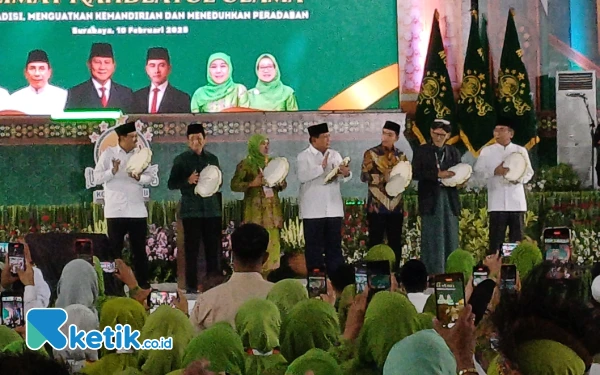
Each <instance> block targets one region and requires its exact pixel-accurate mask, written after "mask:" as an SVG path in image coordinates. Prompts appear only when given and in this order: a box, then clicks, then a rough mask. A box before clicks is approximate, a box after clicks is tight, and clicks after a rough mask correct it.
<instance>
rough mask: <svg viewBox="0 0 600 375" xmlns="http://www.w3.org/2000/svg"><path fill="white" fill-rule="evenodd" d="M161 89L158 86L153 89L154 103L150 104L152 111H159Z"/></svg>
mask: <svg viewBox="0 0 600 375" xmlns="http://www.w3.org/2000/svg"><path fill="white" fill-rule="evenodd" d="M159 91H160V89H159V88H158V87H155V88H154V89H152V93H153V94H152V105H151V106H150V113H156V112H157V108H156V107H157V104H158V92H159Z"/></svg>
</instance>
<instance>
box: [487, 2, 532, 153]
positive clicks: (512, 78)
mask: <svg viewBox="0 0 600 375" xmlns="http://www.w3.org/2000/svg"><path fill="white" fill-rule="evenodd" d="M522 57H523V50H522V49H521V44H520V43H519V34H518V33H517V27H516V25H515V17H514V10H513V9H511V10H510V11H509V12H508V21H507V23H506V34H505V36H504V47H503V48H502V58H501V59H500V69H499V71H498V95H497V96H498V117H499V118H507V119H511V120H512V121H513V123H514V127H515V136H514V138H513V142H515V143H516V144H518V145H521V146H525V147H527V149H531V148H532V147H533V146H535V144H536V143H538V142H539V138H538V137H537V124H536V119H535V112H534V107H533V99H532V96H531V87H530V84H529V76H528V74H527V69H526V68H525V64H524V63H523V60H522Z"/></svg>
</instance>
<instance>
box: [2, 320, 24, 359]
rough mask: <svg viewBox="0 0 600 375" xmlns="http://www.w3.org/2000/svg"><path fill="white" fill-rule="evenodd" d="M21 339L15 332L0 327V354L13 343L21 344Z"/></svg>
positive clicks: (5, 327)
mask: <svg viewBox="0 0 600 375" xmlns="http://www.w3.org/2000/svg"><path fill="white" fill-rule="evenodd" d="M22 341H23V338H22V337H21V335H19V334H18V333H17V332H15V330H13V329H10V328H8V327H7V326H3V325H0V352H1V351H3V350H4V348H6V347H7V346H8V345H10V344H12V343H13V342H22Z"/></svg>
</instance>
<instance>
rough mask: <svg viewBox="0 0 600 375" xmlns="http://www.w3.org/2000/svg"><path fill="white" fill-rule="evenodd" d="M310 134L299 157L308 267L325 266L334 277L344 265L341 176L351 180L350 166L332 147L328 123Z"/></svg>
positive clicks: (298, 166) (309, 132) (314, 128)
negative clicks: (332, 176) (329, 177)
mask: <svg viewBox="0 0 600 375" xmlns="http://www.w3.org/2000/svg"><path fill="white" fill-rule="evenodd" d="M308 134H309V135H310V138H309V142H310V146H308V148H307V149H305V150H304V151H302V152H301V153H300V154H299V155H298V158H297V171H298V180H300V197H299V203H300V218H301V219H302V222H303V225H304V239H305V243H306V250H305V256H306V267H307V268H308V270H313V269H315V268H319V269H322V268H323V266H324V265H326V266H327V273H328V274H332V273H333V272H335V271H336V270H337V268H338V267H339V266H340V265H342V264H344V257H343V255H342V234H341V232H342V220H343V217H344V202H343V200H342V194H341V192H340V181H339V178H338V177H339V176H340V175H341V176H342V177H343V179H342V181H343V182H346V181H348V180H350V179H351V178H352V172H350V168H349V167H348V166H344V165H341V164H342V156H341V155H340V153H339V152H337V151H335V150H331V149H330V148H329V144H330V135H329V128H328V127H327V124H326V123H323V124H317V125H313V126H311V127H309V128H308ZM338 166H339V173H338V176H336V178H335V179H334V180H333V181H332V182H330V183H328V184H326V183H325V177H326V176H327V174H329V173H330V172H331V171H332V170H333V169H334V168H335V167H338ZM323 254H325V259H323Z"/></svg>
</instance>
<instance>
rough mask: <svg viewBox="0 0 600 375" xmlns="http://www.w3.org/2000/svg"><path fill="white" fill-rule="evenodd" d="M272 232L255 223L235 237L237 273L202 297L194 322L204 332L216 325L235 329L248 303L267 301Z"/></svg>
mask: <svg viewBox="0 0 600 375" xmlns="http://www.w3.org/2000/svg"><path fill="white" fill-rule="evenodd" d="M268 246H269V232H267V230H266V229H265V228H263V227H262V226H260V225H258V224H254V223H248V224H244V225H241V226H240V227H239V228H237V229H236V230H235V231H234V232H233V233H232V234H231V249H232V252H233V274H232V275H231V278H230V279H229V281H227V282H226V283H224V284H221V285H219V286H217V287H215V288H212V289H210V290H209V291H208V292H206V293H202V294H200V295H199V296H198V299H197V300H196V304H195V305H194V307H193V309H192V313H191V315H190V321H191V323H192V325H193V326H194V327H196V330H198V331H202V330H205V329H207V328H210V327H211V326H212V325H214V324H215V323H219V322H227V323H229V324H231V325H232V326H233V327H235V316H236V314H237V311H238V309H239V308H240V306H242V305H243V304H244V303H245V302H246V301H248V300H250V299H253V298H260V299H265V298H267V294H269V292H270V291H271V288H273V283H270V282H268V281H265V280H264V279H263V277H262V275H261V272H262V268H263V264H264V263H265V262H266V261H267V259H269V254H268V253H267V247H268Z"/></svg>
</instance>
